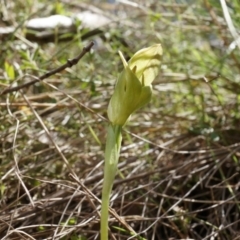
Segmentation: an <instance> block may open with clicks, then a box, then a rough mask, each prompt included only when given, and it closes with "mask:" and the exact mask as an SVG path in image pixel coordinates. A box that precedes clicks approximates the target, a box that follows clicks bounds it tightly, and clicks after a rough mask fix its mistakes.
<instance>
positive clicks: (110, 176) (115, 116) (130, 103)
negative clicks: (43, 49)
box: [100, 44, 162, 240]
mask: <svg viewBox="0 0 240 240" xmlns="http://www.w3.org/2000/svg"><path fill="white" fill-rule="evenodd" d="M119 54H120V57H121V59H122V62H123V65H124V70H123V71H122V73H121V74H120V76H119V78H118V81H117V84H116V87H115V90H114V93H113V96H112V98H111V99H110V103H109V105H108V117H109V120H110V122H111V123H110V124H109V126H108V130H107V141H106V149H105V163H104V179H103V189H102V208H101V230H100V232H101V240H108V239H109V238H108V208H109V201H110V195H111V190H112V186H113V181H114V178H115V175H116V173H117V165H118V160H119V154H120V149H121V143H122V127H123V126H124V125H125V123H126V122H127V120H128V119H129V117H130V116H131V114H132V113H133V112H135V111H136V110H137V109H139V108H140V107H142V106H143V105H145V104H146V103H148V102H149V101H150V99H151V96H152V82H153V80H154V79H155V78H156V76H157V75H158V73H159V67H160V60H161V55H162V47H161V45H160V44H156V45H153V46H151V47H148V48H144V49H141V50H140V51H138V52H137V53H135V54H134V55H133V57H132V58H131V59H130V60H129V62H128V63H127V62H126V60H125V59H124V57H123V55H122V53H121V52H119ZM131 232H133V230H131Z"/></svg>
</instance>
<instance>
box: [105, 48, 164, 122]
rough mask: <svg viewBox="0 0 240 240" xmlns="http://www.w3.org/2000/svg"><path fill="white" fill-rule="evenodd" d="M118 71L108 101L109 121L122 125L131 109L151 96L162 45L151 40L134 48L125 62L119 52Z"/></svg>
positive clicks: (133, 109)
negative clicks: (137, 49) (133, 51)
mask: <svg viewBox="0 0 240 240" xmlns="http://www.w3.org/2000/svg"><path fill="white" fill-rule="evenodd" d="M119 54H120V57H121V59H122V62H123V65H124V70H123V71H122V72H121V74H120V76H119V78H118V81H117V83H116V86H115V90H114V93H113V95H112V98H111V100H110V103H109V105H108V118H109V120H110V122H111V123H112V125H118V126H123V125H125V123H126V122H127V120H128V119H129V117H130V116H131V114H132V113H133V112H135V111H136V110H137V109H139V108H141V107H142V106H144V105H145V104H147V103H148V102H149V101H150V99H151V96H152V82H153V80H154V79H155V78H156V76H157V75H158V73H159V68H160V62H161V55H162V47H161V44H155V45H153V46H151V47H148V48H143V49H141V50H140V51H138V52H136V53H135V54H134V55H133V56H132V58H131V59H130V60H129V62H128V63H127V62H126V60H125V58H124V57H123V54H122V53H121V52H119Z"/></svg>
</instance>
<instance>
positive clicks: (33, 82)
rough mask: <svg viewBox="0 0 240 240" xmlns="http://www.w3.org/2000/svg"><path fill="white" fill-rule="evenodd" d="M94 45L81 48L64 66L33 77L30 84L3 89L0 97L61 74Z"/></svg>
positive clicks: (91, 43)
mask: <svg viewBox="0 0 240 240" xmlns="http://www.w3.org/2000/svg"><path fill="white" fill-rule="evenodd" d="M93 45H94V43H93V42H90V43H89V44H88V45H87V46H86V47H84V48H83V50H82V52H81V53H80V54H79V55H78V56H77V57H75V58H73V59H68V60H67V62H66V63H65V64H63V65H62V66H60V67H58V68H56V69H53V70H51V71H49V72H47V73H45V74H43V75H42V76H40V77H35V79H34V80H32V81H30V82H27V83H24V84H22V85H19V86H16V87H8V88H6V89H4V90H3V91H2V92H1V93H0V95H4V94H7V93H12V92H16V91H18V90H20V89H22V88H25V87H29V86H31V85H33V84H35V83H36V82H40V81H42V80H44V79H46V78H48V77H50V76H52V75H54V74H56V73H58V72H61V71H63V70H64V69H66V68H67V67H72V66H74V65H76V64H77V63H78V62H79V60H80V59H81V58H82V57H83V56H84V55H85V54H86V53H87V52H89V51H90V50H91V48H92V47H93Z"/></svg>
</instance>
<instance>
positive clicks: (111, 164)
mask: <svg viewBox="0 0 240 240" xmlns="http://www.w3.org/2000/svg"><path fill="white" fill-rule="evenodd" d="M121 130H122V126H118V125H115V126H113V125H111V124H110V125H109V126H108V130H107V142H106V149H105V164H104V179H103V190H102V209H101V240H108V207H109V199H110V194H111V191H112V186H113V181H114V178H115V175H116V172H117V164H118V159H119V153H120V148H121V142H122V134H121Z"/></svg>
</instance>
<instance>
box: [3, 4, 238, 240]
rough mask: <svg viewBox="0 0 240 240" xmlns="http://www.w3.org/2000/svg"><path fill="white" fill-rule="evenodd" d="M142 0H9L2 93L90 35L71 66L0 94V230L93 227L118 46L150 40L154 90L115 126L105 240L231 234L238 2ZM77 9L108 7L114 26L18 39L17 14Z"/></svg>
mask: <svg viewBox="0 0 240 240" xmlns="http://www.w3.org/2000/svg"><path fill="white" fill-rule="evenodd" d="M142 2H143V1H140V0H139V1H135V3H136V5H135V6H130V5H126V4H119V5H111V4H102V3H100V4H99V3H98V4H97V3H96V4H93V3H91V4H87V3H77V2H76V3H74V4H73V2H71V4H68V3H67V1H62V2H61V1H56V2H54V3H52V4H51V5H49V4H46V2H45V1H35V0H31V1H30V0H29V1H28V2H27V3H26V5H25V6H24V8H23V11H22V12H19V11H18V9H19V8H20V7H22V3H21V1H9V2H8V3H6V4H5V5H4V6H5V7H4V8H3V13H2V14H3V16H4V19H5V22H3V23H2V24H1V25H4V24H5V25H14V26H15V27H17V28H18V31H17V32H15V33H13V34H12V35H11V36H8V37H7V38H4V39H2V40H1V41H2V42H1V48H0V51H1V55H0V56H1V57H0V66H3V67H2V68H1V69H0V79H1V83H0V84H1V85H0V86H1V92H2V90H4V89H6V87H8V86H10V85H12V86H16V85H20V84H24V83H26V82H29V81H31V80H33V79H34V77H38V76H40V75H42V74H43V73H46V72H47V71H50V70H52V69H55V68H57V67H59V66H61V65H62V64H63V63H65V62H66V60H67V59H69V58H73V57H76V56H77V55H78V54H79V53H80V51H81V49H82V47H83V46H86V45H87V44H88V43H89V42H90V41H91V40H94V41H96V40H97V41H99V42H101V43H100V45H98V46H99V47H98V48H96V49H95V50H94V51H92V52H91V53H88V54H86V55H85V56H84V58H83V59H81V60H80V62H79V63H78V65H77V66H74V67H72V68H67V69H65V71H64V72H61V73H57V74H56V75H54V76H51V77H49V78H47V79H45V80H43V81H42V82H41V83H36V84H34V85H32V86H30V87H28V88H24V89H21V90H20V91H17V92H13V93H9V94H5V95H3V94H2V95H1V96H0V109H1V111H0V128H1V134H0V136H1V138H0V139H1V142H0V144H1V145H0V146H1V152H0V162H1V168H0V177H1V181H0V206H1V208H0V238H1V239H4V240H7V239H11V240H12V239H49V240H50V239H54V240H57V239H62V240H67V239H70V240H76V239H78V240H80V239H81V240H83V239H98V238H99V210H100V202H99V199H101V188H102V179H103V150H104V141H105V134H106V133H105V129H106V126H107V120H106V108H107V104H108V100H109V98H110V96H111V93H112V91H113V86H114V82H115V79H116V78H117V75H118V72H119V71H120V70H121V69H120V60H119V57H118V55H117V50H118V49H121V50H122V51H124V52H125V54H126V55H128V56H130V55H131V54H132V53H134V52H135V51H136V50H138V49H139V48H142V47H143V46H147V45H151V44H152V43H155V42H159V41H160V42H161V43H162V45H163V50H164V57H163V63H162V69H161V74H160V76H159V78H158V79H157V80H156V81H155V83H154V97H153V100H152V102H151V104H149V105H148V106H147V107H145V108H144V109H142V110H141V112H138V113H136V114H135V115H134V116H133V118H132V119H131V122H129V124H128V126H127V127H126V128H125V132H124V142H123V148H122V152H121V160H120V163H119V174H118V175H117V176H116V180H115V183H114V189H113V193H112V201H111V209H110V210H111V214H112V215H111V219H110V230H111V239H119V240H120V239H121V240H123V239H148V240H157V239H159V240H160V239H161V240H165V239H166V240H170V239H174V240H177V239H196V240H198V239H199V240H202V239H205V240H212V239H219V240H224V239H226V240H230V239H231V240H233V239H235V240H236V239H240V237H239V236H240V230H239V229H240V221H239V219H240V201H239V199H240V196H239V195H240V191H239V187H240V186H239V173H240V166H239V152H240V151H239V149H240V131H239V118H240V115H239V111H240V109H239V92H240V85H239V76H240V75H239V69H240V60H239V59H240V54H239V53H240V50H239V48H238V45H237V42H236V48H235V49H231V48H229V46H233V45H234V44H233V41H234V38H236V37H238V36H237V35H236V34H237V33H238V29H239V27H240V23H239V12H240V11H239V9H240V4H239V3H238V1H237V0H233V1H231V3H228V7H227V8H226V6H224V5H222V6H221V4H220V1H210V0H203V1H189V3H188V4H186V3H184V1H181V2H182V3H181V4H180V3H178V2H177V1H176V2H174V1H166V3H164V4H162V3H159V2H158V1H149V4H148V5H146V4H144V3H142ZM144 2H145V1H144ZM222 2H223V1H222ZM89 7H90V8H91V9H92V10H94V9H95V10H96V7H98V8H99V11H100V10H103V11H105V12H106V11H107V12H108V16H109V15H110V16H112V17H113V18H114V19H115V21H114V23H112V24H110V25H107V26H105V27H104V28H103V29H101V31H96V32H94V31H93V32H91V34H90V35H87V34H86V30H84V32H79V33H74V35H73V36H72V37H70V40H68V41H60V40H59V39H57V40H56V39H55V42H54V43H53V42H38V43H35V42H30V41H29V40H28V39H27V38H25V33H24V31H23V24H24V21H25V20H26V19H27V18H30V17H33V16H47V15H50V14H53V13H60V14H70V13H71V12H76V11H80V10H82V9H86V8H89ZM43 9H44V11H42V10H43ZM223 10H224V11H225V12H224V11H223ZM226 10H227V11H228V12H229V14H230V17H231V21H232V22H233V26H234V27H235V28H234V29H230V28H231V24H230V23H231V22H229V21H226V19H227V18H225V17H226V16H224V13H225V14H226ZM229 24H230V25H229ZM234 31H235V32H234ZM96 34H97V35H96ZM81 36H84V39H83V38H81ZM56 38H57V37H56ZM231 44H232V45H231ZM134 232H135V233H136V234H137V235H136V234H134Z"/></svg>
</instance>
